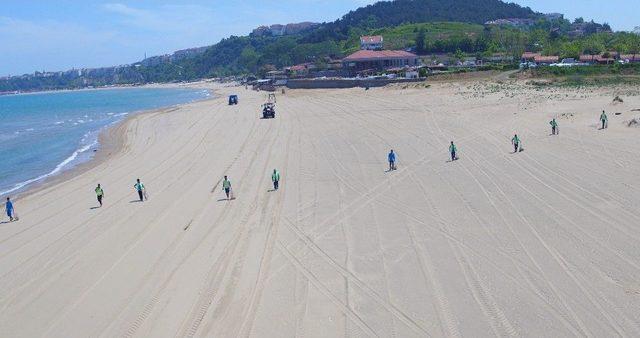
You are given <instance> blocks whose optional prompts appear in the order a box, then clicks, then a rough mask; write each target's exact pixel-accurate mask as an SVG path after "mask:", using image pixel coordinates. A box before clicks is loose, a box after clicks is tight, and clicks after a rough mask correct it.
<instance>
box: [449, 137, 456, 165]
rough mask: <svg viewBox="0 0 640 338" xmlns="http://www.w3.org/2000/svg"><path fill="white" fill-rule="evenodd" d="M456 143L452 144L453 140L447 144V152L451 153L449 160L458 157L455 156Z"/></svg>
mask: <svg viewBox="0 0 640 338" xmlns="http://www.w3.org/2000/svg"><path fill="white" fill-rule="evenodd" d="M456 150H457V149H456V145H455V144H453V141H451V145H449V153H450V154H451V162H453V161H455V160H457V159H458V157H457V156H456Z"/></svg>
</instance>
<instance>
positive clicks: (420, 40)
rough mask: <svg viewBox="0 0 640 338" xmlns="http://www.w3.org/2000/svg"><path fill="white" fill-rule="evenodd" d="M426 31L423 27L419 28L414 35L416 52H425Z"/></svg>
mask: <svg viewBox="0 0 640 338" xmlns="http://www.w3.org/2000/svg"><path fill="white" fill-rule="evenodd" d="M425 39H426V32H425V29H424V27H422V28H420V30H419V31H418V34H417V35H416V53H418V54H424V53H425V52H426V48H425V47H426V46H425Z"/></svg>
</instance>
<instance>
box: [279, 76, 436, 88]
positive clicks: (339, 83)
mask: <svg viewBox="0 0 640 338" xmlns="http://www.w3.org/2000/svg"><path fill="white" fill-rule="evenodd" d="M423 81H426V78H421V79H381V80H368V79H367V80H365V79H360V80H355V79H344V80H342V79H320V80H319V79H315V80H314V79H291V80H288V81H287V88H290V89H320V88H355V87H362V88H365V87H383V86H386V85H388V84H392V83H412V82H423Z"/></svg>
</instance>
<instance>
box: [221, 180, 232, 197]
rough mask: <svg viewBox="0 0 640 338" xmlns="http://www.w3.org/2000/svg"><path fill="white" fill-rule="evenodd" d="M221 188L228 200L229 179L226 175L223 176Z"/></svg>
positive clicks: (229, 192)
mask: <svg viewBox="0 0 640 338" xmlns="http://www.w3.org/2000/svg"><path fill="white" fill-rule="evenodd" d="M222 190H224V193H225V194H226V195H227V200H229V199H230V194H231V181H229V179H228V178H227V176H225V177H224V180H223V181H222Z"/></svg>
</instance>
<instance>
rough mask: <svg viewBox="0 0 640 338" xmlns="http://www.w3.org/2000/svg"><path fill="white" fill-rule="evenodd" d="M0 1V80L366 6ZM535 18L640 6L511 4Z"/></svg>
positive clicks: (622, 22) (630, 1)
mask: <svg viewBox="0 0 640 338" xmlns="http://www.w3.org/2000/svg"><path fill="white" fill-rule="evenodd" d="M234 2H235V1H221V0H215V1H204V0H200V1H198V0H195V1H162V0H158V1H151V0H138V1H126V0H120V1H118V0H113V1H98V0H77V1H71V0H58V1H46V2H45V1H36V0H1V2H0V75H2V76H4V75H9V74H11V75H16V74H22V73H31V72H33V71H35V70H40V71H42V70H46V71H57V70H65V69H70V68H74V67H75V68H82V67H99V66H111V65H118V64H128V63H132V62H135V61H138V60H141V59H142V58H143V57H144V53H145V52H146V53H147V55H148V56H152V55H159V54H165V53H169V52H172V51H174V50H178V49H183V48H189V47H197V46H205V45H210V44H213V43H216V42H217V41H219V40H220V39H221V38H223V37H227V36H229V35H232V34H233V35H245V34H247V33H249V32H250V31H251V30H252V29H253V28H254V27H256V26H259V25H262V24H272V23H289V22H298V21H317V22H322V21H333V20H335V19H337V18H339V17H340V16H342V15H344V14H345V13H347V12H348V11H349V10H352V9H355V8H357V7H359V6H362V5H366V4H369V3H372V2H374V1H369V0H278V1H275V0H245V1H242V2H237V3H234ZM515 2H516V3H519V4H521V5H525V6H529V7H531V8H532V9H534V10H536V11H540V12H560V13H565V14H566V16H567V17H568V18H570V19H573V18H574V17H576V16H582V17H584V18H585V19H591V18H593V19H595V20H596V21H598V22H608V23H610V24H611V26H612V28H613V29H615V30H631V29H633V27H635V26H638V25H640V16H639V15H638V13H640V0H608V1H602V0H600V1H595V0H579V1H559V0H516V1H515Z"/></svg>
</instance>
